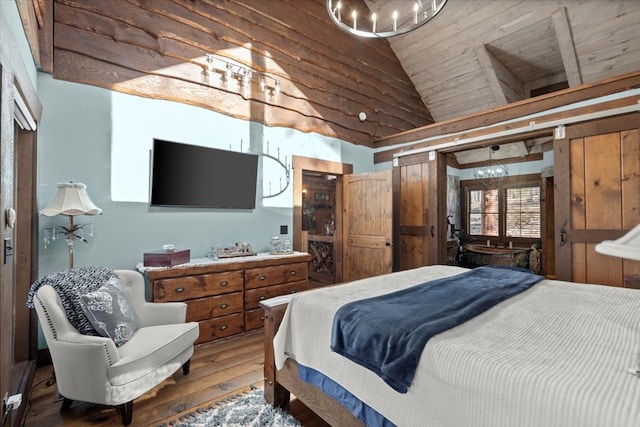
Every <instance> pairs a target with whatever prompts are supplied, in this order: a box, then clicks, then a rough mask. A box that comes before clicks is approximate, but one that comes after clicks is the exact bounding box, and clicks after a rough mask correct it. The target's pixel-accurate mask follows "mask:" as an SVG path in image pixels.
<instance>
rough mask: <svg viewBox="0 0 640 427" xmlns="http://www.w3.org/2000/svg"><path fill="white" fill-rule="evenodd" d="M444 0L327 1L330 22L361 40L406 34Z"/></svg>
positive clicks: (419, 24) (426, 19) (435, 10)
mask: <svg viewBox="0 0 640 427" xmlns="http://www.w3.org/2000/svg"><path fill="white" fill-rule="evenodd" d="M446 3H447V0H327V11H328V12H329V16H330V17H331V20H332V21H333V22H334V23H335V24H336V25H337V26H338V27H339V28H341V29H342V30H344V31H347V32H348V33H351V34H354V35H356V36H361V37H373V38H384V37H393V36H398V35H400V34H404V33H408V32H409V31H412V30H415V29H416V28H418V27H420V26H422V25H424V24H426V23H427V22H429V21H430V20H431V19H433V18H434V17H435V16H436V15H437V14H438V13H440V11H441V10H442V8H443V7H444V5H445V4H446Z"/></svg>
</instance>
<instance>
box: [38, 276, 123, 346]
mask: <svg viewBox="0 0 640 427" xmlns="http://www.w3.org/2000/svg"><path fill="white" fill-rule="evenodd" d="M117 281H118V276H117V275H116V274H115V273H114V272H113V270H110V269H108V268H106V267H79V268H73V269H71V270H64V271H60V272H58V273H54V274H51V275H49V276H45V277H43V278H41V279H38V280H36V281H35V282H34V283H33V284H32V285H31V289H30V290H29V294H28V295H27V307H29V308H34V304H33V298H34V297H35V295H36V292H38V289H40V287H41V286H44V285H51V286H52V287H53V288H54V289H55V290H56V292H57V293H58V296H59V297H60V300H61V301H62V306H63V307H64V311H65V313H66V314H67V318H68V319H69V323H71V324H72V325H73V327H75V328H76V329H77V330H78V332H80V333H81V334H83V335H99V334H98V332H96V330H95V329H94V327H93V325H92V324H91V322H89V319H87V316H86V315H85V314H84V311H83V310H82V307H81V306H80V295H84V294H87V293H89V292H93V291H96V290H98V289H99V288H100V287H102V286H104V285H106V284H107V283H109V282H111V283H114V284H115V283H116V282H117Z"/></svg>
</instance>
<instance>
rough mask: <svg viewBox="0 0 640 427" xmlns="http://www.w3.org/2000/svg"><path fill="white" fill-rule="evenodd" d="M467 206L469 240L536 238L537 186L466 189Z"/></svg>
mask: <svg viewBox="0 0 640 427" xmlns="http://www.w3.org/2000/svg"><path fill="white" fill-rule="evenodd" d="M467 206H468V216H467V219H468V226H467V229H468V233H469V234H470V235H472V236H474V235H475V236H496V237H522V238H531V239H537V238H540V185H537V184H536V185H532V184H531V183H526V184H521V185H517V184H516V185H511V186H509V188H501V189H493V190H484V189H475V188H469V191H467Z"/></svg>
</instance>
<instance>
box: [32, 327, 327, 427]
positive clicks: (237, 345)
mask: <svg viewBox="0 0 640 427" xmlns="http://www.w3.org/2000/svg"><path fill="white" fill-rule="evenodd" d="M263 340H264V338H263V331H262V330H258V331H253V332H249V333H247V334H244V335H242V336H238V337H231V338H228V339H225V340H220V341H217V342H213V343H206V344H200V345H197V346H196V349H195V352H194V355H193V357H192V358H191V372H190V373H189V375H187V376H184V375H182V370H181V369H180V370H178V371H177V372H176V373H175V374H173V376H172V377H170V378H168V379H166V380H165V381H164V382H163V383H162V384H160V385H158V386H157V387H156V388H154V389H152V390H151V391H149V392H148V393H146V394H144V395H143V396H141V397H139V398H138V399H136V400H135V401H134V403H133V422H132V424H131V425H132V426H136V427H138V426H140V427H143V426H145V427H146V426H148V427H157V426H159V425H161V424H163V423H166V424H167V425H170V424H169V423H170V422H171V421H173V420H177V419H178V418H179V417H180V416H183V415H185V414H188V413H191V412H195V411H196V410H197V409H198V408H206V407H207V406H209V405H210V404H211V403H214V402H219V401H221V400H223V399H225V398H227V397H229V396H232V395H234V394H237V393H240V392H242V391H244V390H247V389H249V388H250V387H251V386H254V387H259V388H262V386H263V365H264V349H263V345H264V344H263V343H264V341H263ZM56 397H57V391H56V387H55V384H53V366H45V367H41V368H39V369H38V370H37V373H36V379H35V381H34V386H33V389H32V392H31V396H30V398H29V399H25V401H26V404H27V405H28V407H27V416H26V421H25V427H39V426H47V427H58V426H65V427H75V426H86V425H100V426H121V425H122V424H121V418H120V412H119V411H118V410H116V409H114V408H109V407H104V406H99V405H94V404H90V403H84V402H74V403H73V405H72V406H71V410H69V411H68V412H65V413H60V406H61V404H62V402H60V401H57V402H56V401H55V400H56ZM287 410H288V411H289V412H290V413H291V414H292V415H294V416H295V417H296V419H297V420H298V421H300V423H301V424H302V425H303V426H309V427H326V426H328V424H326V423H325V422H324V421H323V420H322V419H320V418H319V417H318V416H316V415H315V414H314V413H313V412H311V411H310V410H309V409H307V408H306V407H305V406H304V405H303V404H302V403H301V402H300V401H298V400H295V399H293V400H292V402H291V404H290V406H289V407H288V408H287Z"/></svg>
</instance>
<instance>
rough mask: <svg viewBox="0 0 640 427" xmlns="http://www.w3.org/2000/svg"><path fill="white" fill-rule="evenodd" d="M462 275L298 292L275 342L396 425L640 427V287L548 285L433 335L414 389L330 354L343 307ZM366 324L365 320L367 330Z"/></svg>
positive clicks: (431, 270)
mask: <svg viewBox="0 0 640 427" xmlns="http://www.w3.org/2000/svg"><path fill="white" fill-rule="evenodd" d="M462 271H465V270H464V269H462V268H459V267H450V266H431V267H422V268H419V269H415V270H410V271H404V272H399V273H394V274H391V275H386V276H379V277H374V278H370V279H366V280H360V281H356V282H352V283H349V284H345V285H340V286H334V287H328V288H322V289H317V290H313V291H309V292H304V293H301V294H298V295H296V296H295V297H294V298H293V299H292V301H291V303H290V304H289V307H288V309H287V312H286V314H285V317H284V319H283V322H282V326H281V327H280V330H279V331H278V333H277V335H276V337H275V339H274V347H275V356H276V366H277V367H278V368H281V367H282V365H283V364H284V362H285V360H286V358H288V357H290V358H292V359H295V360H297V361H298V362H299V363H301V364H303V365H306V366H308V367H311V368H314V369H316V370H318V371H320V372H322V373H323V374H325V375H326V376H328V377H330V378H331V379H333V380H334V381H336V382H338V383H339V384H340V385H342V386H343V387H344V388H346V389H347V390H349V391H350V392H351V393H353V394H354V395H356V396H357V397H358V398H359V399H360V400H362V401H364V402H365V403H367V404H368V405H370V406H371V407H373V408H375V409H376V410H377V411H378V412H380V413H381V414H382V415H384V416H385V417H386V418H387V419H389V420H390V421H392V422H393V423H395V424H396V425H398V426H425V427H426V426H448V427H482V426H486V427H500V426H504V427H527V426H531V427H553V426H558V427H571V426H575V427H590V426H593V427H595V426H599V427H605V426H606V427H625V426H626V427H632V426H633V427H638V426H640V377H638V376H635V375H632V374H631V373H629V372H628V369H629V368H635V367H636V366H637V357H638V354H639V352H640V291H637V290H631V289H619V288H611V287H606V286H596V285H580V284H573V283H568V282H559V281H551V280H544V281H542V282H540V283H539V284H537V285H535V286H533V288H531V289H529V290H527V291H525V292H523V293H521V294H519V295H517V296H515V297H513V298H511V299H509V300H508V301H505V302H502V303H500V304H498V305H497V306H495V307H494V308H492V309H491V310H489V311H487V312H485V313H484V314H481V315H480V316H478V317H476V318H475V319H473V320H471V321H469V322H466V323H464V324H462V325H460V326H458V327H456V328H454V329H451V330H449V331H447V332H444V333H442V334H440V335H437V336H435V337H434V338H432V339H431V340H430V341H429V343H428V344H427V346H426V347H425V350H424V352H423V354H422V358H421V359H420V366H419V368H418V372H417V373H416V377H415V380H414V383H413V384H412V386H411V387H410V388H409V391H408V393H406V394H400V393H397V392H395V391H394V390H393V389H392V388H391V387H389V386H388V385H387V384H386V383H385V382H384V381H382V380H381V379H380V378H379V377H378V376H377V375H375V374H374V373H372V372H371V371H369V370H367V369H366V368H363V367H361V366H359V365H357V364H355V363H353V362H351V361H350V360H348V359H347V358H344V357H342V356H340V355H338V354H335V353H333V352H331V350H330V342H331V324H332V320H333V316H334V314H335V312H336V310H337V309H338V308H339V307H340V306H341V305H343V304H345V303H346V302H349V301H352V300H356V299H361V298H367V297H370V296H375V295H380V294H383V293H388V292H391V291H395V290H397V289H401V288H405V287H408V286H411V285H414V284H417V283H422V282H424V281H426V280H430V279H434V278H437V277H442V276H446V275H451V274H457V273H460V272H462ZM366 320H367V319H362V321H363V322H366Z"/></svg>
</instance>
